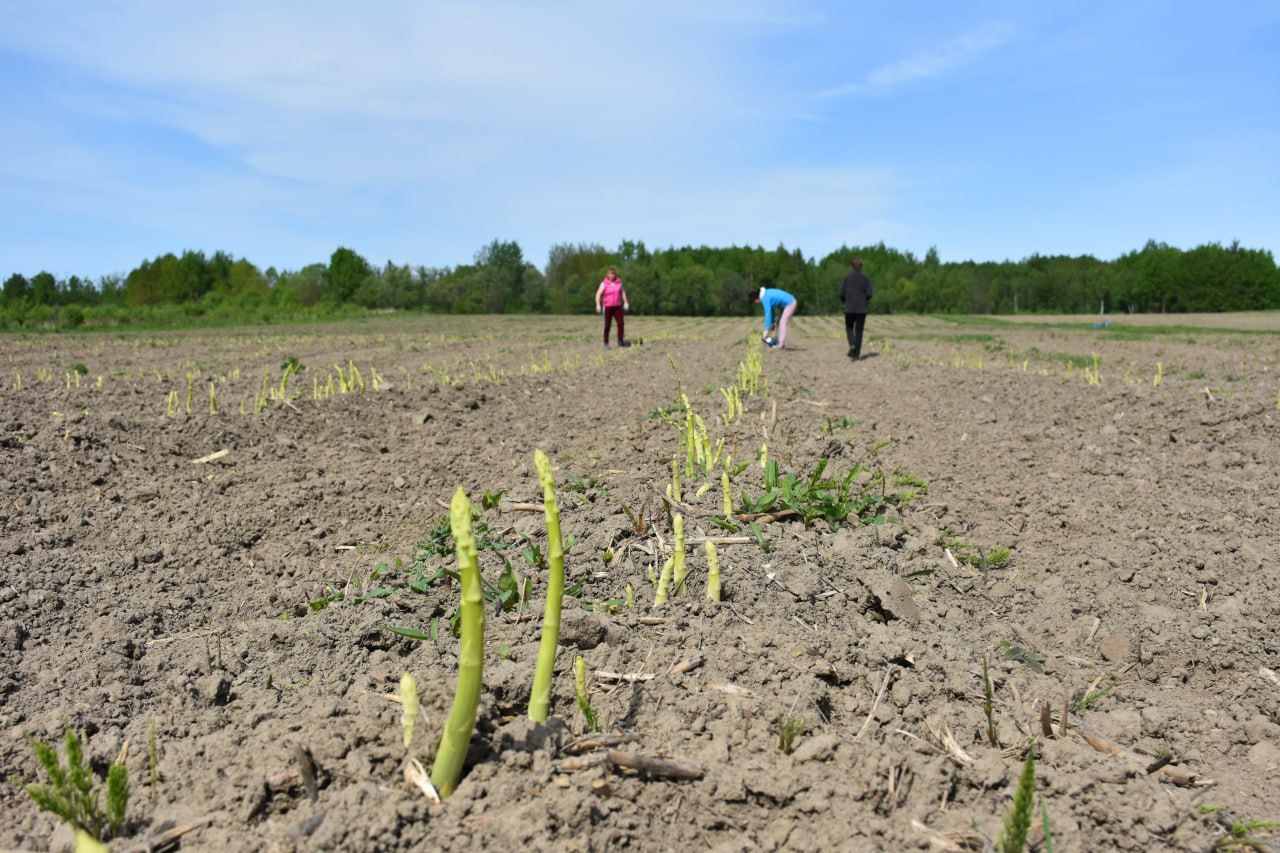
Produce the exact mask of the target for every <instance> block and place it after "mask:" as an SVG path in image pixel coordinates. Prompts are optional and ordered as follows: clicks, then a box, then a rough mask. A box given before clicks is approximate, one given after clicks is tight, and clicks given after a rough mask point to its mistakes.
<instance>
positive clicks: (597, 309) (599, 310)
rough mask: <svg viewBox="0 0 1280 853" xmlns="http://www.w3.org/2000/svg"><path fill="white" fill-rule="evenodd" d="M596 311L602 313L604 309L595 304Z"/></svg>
mask: <svg viewBox="0 0 1280 853" xmlns="http://www.w3.org/2000/svg"><path fill="white" fill-rule="evenodd" d="M596 313H597V314H603V313H604V309H603V308H601V307H600V306H599V305H597V306H596Z"/></svg>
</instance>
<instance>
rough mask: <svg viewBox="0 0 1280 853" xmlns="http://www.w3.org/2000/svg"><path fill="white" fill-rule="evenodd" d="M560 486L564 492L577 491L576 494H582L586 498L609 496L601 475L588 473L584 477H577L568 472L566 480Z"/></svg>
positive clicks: (593, 498)
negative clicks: (595, 475)
mask: <svg viewBox="0 0 1280 853" xmlns="http://www.w3.org/2000/svg"><path fill="white" fill-rule="evenodd" d="M561 488H563V489H564V491H566V492H577V493H578V494H581V495H584V496H586V498H587V500H595V499H596V498H598V497H600V498H607V497H609V490H608V489H607V488H605V485H604V478H602V477H594V476H590V475H588V476H586V477H579V476H577V475H575V474H570V475H569V479H568V482H566V483H565V484H564V485H563V486H562V487H561Z"/></svg>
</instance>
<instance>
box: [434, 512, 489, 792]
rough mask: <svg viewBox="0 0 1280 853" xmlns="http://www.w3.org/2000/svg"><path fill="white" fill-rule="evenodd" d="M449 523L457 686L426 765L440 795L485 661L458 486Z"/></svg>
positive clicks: (455, 774)
mask: <svg viewBox="0 0 1280 853" xmlns="http://www.w3.org/2000/svg"><path fill="white" fill-rule="evenodd" d="M449 523H450V526H451V527H452V528H453V538H454V541H455V542H456V543H457V552H458V575H459V577H460V578H461V586H462V608H461V614H462V615H461V619H460V626H461V637H462V639H461V643H460V645H459V651H458V688H457V690H456V691H455V692H454V694H453V709H452V710H450V711H449V719H448V720H447V721H445V724H444V734H443V735H442V736H441V738H440V749H439V750H438V751H437V752H436V761H435V764H434V765H433V766H432V768H431V784H433V785H435V786H436V790H437V791H438V792H439V793H440V798H441V799H444V798H445V797H448V796H449V795H450V794H452V793H453V791H454V789H455V788H457V787H458V780H459V779H460V778H461V777H462V764H463V762H464V761H465V760H466V757H467V746H468V744H469V743H470V742H471V732H472V730H473V729H474V728H475V725H476V709H477V708H478V707H479V705H480V684H481V676H482V669H483V666H484V597H483V595H482V594H481V592H480V563H479V561H478V560H477V558H476V540H475V537H474V536H473V535H472V533H471V502H470V501H469V500H467V495H466V493H465V492H463V491H462V488H461V487H459V488H458V491H456V492H454V494H453V503H452V505H451V506H450V508H449Z"/></svg>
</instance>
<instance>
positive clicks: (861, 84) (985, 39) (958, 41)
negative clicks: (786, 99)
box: [819, 22, 1017, 97]
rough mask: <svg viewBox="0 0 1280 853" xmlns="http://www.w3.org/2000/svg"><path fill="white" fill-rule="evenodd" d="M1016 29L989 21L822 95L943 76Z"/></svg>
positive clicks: (981, 54)
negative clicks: (932, 47)
mask: <svg viewBox="0 0 1280 853" xmlns="http://www.w3.org/2000/svg"><path fill="white" fill-rule="evenodd" d="M1016 35H1017V30H1016V28H1015V27H1014V26H1013V25H1011V24H1008V23H1004V22H989V23H986V24H984V25H982V26H981V27H979V28H978V29H976V30H974V31H972V32H970V33H966V34H965V35H962V36H960V37H958V38H955V39H952V40H951V41H949V42H946V43H945V44H942V45H939V46H938V47H936V48H934V49H931V50H926V51H921V52H919V53H916V54H913V55H912V56H910V57H908V58H906V59H903V60H900V61H898V62H893V63H890V64H888V65H882V66H880V67H879V68H874V69H872V70H870V71H868V72H867V73H866V75H864V76H863V78H862V79H861V80H858V81H856V82H853V83H848V84H845V85H843V86H837V87H834V88H831V89H826V90H824V91H822V92H820V93H819V94H820V95H821V96H822V97H835V96H839V95H854V94H865V93H872V92H881V91H886V90H889V89H896V88H898V87H900V86H904V85H906V84H908V83H912V82H915V81H916V80H926V79H931V78H935V77H942V76H945V75H946V74H949V73H950V72H952V71H955V70H957V69H960V68H964V67H965V66H968V65H972V64H973V63H975V62H977V61H978V60H980V59H981V58H982V57H984V56H986V55H987V54H989V53H991V52H992V51H994V50H996V49H998V48H1000V47H1003V46H1004V45H1006V44H1008V43H1009V42H1011V41H1012V40H1013V39H1014V38H1016Z"/></svg>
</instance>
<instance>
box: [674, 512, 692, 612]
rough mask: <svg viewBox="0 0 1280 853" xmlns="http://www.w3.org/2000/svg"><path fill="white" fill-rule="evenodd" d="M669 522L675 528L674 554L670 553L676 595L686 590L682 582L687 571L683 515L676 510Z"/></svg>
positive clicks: (682, 593)
mask: <svg viewBox="0 0 1280 853" xmlns="http://www.w3.org/2000/svg"><path fill="white" fill-rule="evenodd" d="M671 524H672V526H674V527H675V529H676V544H675V554H673V555H672V558H673V563H672V578H671V583H672V589H673V590H674V591H675V594H676V595H684V594H685V593H686V592H688V589H687V588H686V587H685V584H684V578H685V575H686V574H687V573H688V571H689V569H688V566H687V565H686V563H685V556H684V516H683V515H681V514H680V513H678V512H677V513H676V514H675V515H674V516H673V517H672V519H671Z"/></svg>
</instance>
